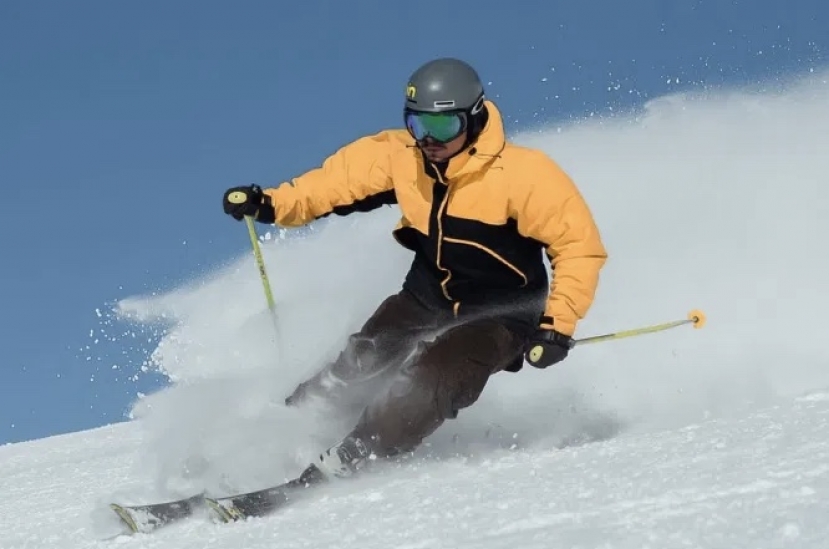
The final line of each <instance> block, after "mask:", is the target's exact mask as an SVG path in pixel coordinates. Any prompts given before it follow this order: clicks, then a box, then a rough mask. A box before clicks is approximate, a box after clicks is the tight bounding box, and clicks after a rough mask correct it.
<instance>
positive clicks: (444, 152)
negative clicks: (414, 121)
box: [420, 134, 466, 162]
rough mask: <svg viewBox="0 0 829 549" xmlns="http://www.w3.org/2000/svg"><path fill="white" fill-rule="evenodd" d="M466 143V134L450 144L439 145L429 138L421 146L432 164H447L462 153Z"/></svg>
mask: <svg viewBox="0 0 829 549" xmlns="http://www.w3.org/2000/svg"><path fill="white" fill-rule="evenodd" d="M464 141H466V134H461V135H459V136H458V137H456V138H455V139H453V140H452V141H449V142H448V143H439V142H437V141H435V140H434V139H432V138H430V137H427V138H426V139H425V140H424V141H423V142H422V143H421V144H420V148H421V149H422V150H423V154H424V155H425V156H426V158H427V159H428V160H429V161H430V162H445V161H446V160H449V159H450V158H452V156H454V155H456V154H458V153H459V152H460V150H461V149H462V148H463V143H464Z"/></svg>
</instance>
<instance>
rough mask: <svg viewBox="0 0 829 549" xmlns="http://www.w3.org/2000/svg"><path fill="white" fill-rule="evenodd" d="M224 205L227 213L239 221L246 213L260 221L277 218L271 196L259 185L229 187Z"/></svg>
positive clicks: (223, 201) (266, 221)
mask: <svg viewBox="0 0 829 549" xmlns="http://www.w3.org/2000/svg"><path fill="white" fill-rule="evenodd" d="M222 206H223V207H224V211H225V213H226V214H228V215H229V216H232V217H233V219H235V220H237V221H241V220H242V219H243V218H244V217H245V216H246V215H249V216H251V217H252V218H254V219H255V220H257V221H259V222H260V223H273V222H274V220H275V218H276V213H275V211H274V208H273V205H272V203H271V197H270V196H268V195H266V194H265V193H263V192H262V188H261V187H259V185H249V186H247V187H232V188H230V189H228V190H227V191H225V195H224V198H222Z"/></svg>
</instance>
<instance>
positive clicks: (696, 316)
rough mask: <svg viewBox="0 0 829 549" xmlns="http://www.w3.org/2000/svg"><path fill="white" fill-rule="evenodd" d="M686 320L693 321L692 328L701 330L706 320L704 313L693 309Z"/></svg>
mask: <svg viewBox="0 0 829 549" xmlns="http://www.w3.org/2000/svg"><path fill="white" fill-rule="evenodd" d="M688 320H691V321H693V323H694V328H702V327H703V326H705V322H706V320H707V319H706V318H705V313H703V312H702V311H700V310H699V309H694V310H693V311H691V312H690V313H688Z"/></svg>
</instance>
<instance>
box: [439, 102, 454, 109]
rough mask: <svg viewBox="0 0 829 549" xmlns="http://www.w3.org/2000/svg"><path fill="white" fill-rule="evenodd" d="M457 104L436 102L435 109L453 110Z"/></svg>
mask: <svg viewBox="0 0 829 549" xmlns="http://www.w3.org/2000/svg"><path fill="white" fill-rule="evenodd" d="M454 106H455V102H454V101H435V108H436V109H451V108H454Z"/></svg>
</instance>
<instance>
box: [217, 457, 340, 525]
mask: <svg viewBox="0 0 829 549" xmlns="http://www.w3.org/2000/svg"><path fill="white" fill-rule="evenodd" d="M309 469H310V468H309ZM308 473H309V471H308V470H306V472H305V473H303V474H302V475H301V476H299V477H297V478H295V479H292V480H290V481H288V482H285V483H282V484H278V485H276V486H272V487H270V488H264V489H262V490H254V491H252V492H247V493H243V494H237V495H233V496H226V497H220V498H214V497H205V498H204V501H205V503H206V504H207V506H208V507H209V508H210V509H211V510H212V511H213V513H214V515H215V516H216V517H217V518H218V519H219V520H221V521H222V522H226V523H227V522H236V521H240V520H245V519H247V518H251V517H263V516H266V515H269V514H271V513H273V512H275V511H277V510H279V509H282V508H283V507H285V506H287V505H289V504H291V503H293V502H296V501H298V500H299V499H301V498H302V496H303V495H306V494H307V493H308V491H309V490H308V489H309V488H311V487H312V486H314V485H317V484H319V483H321V482H322V481H323V480H324V479H323V477H321V476H319V475H317V474H314V473H318V471H317V469H316V467H313V472H312V475H308Z"/></svg>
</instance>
